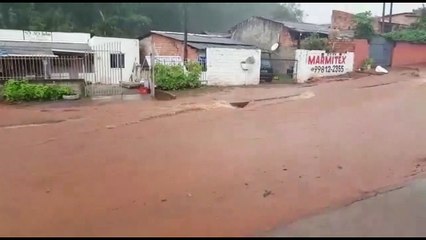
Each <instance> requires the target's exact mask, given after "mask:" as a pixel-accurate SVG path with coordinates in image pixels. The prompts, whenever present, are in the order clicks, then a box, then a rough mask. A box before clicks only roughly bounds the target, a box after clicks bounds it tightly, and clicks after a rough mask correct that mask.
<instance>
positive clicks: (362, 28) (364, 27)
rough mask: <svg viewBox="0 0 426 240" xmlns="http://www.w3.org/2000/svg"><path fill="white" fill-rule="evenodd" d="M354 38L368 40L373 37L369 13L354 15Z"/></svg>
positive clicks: (371, 18) (371, 19)
mask: <svg viewBox="0 0 426 240" xmlns="http://www.w3.org/2000/svg"><path fill="white" fill-rule="evenodd" d="M354 22H355V37H356V38H362V39H370V38H371V37H372V36H373V35H374V28H373V17H372V14H371V12H370V11H367V12H363V13H358V14H355V18H354Z"/></svg>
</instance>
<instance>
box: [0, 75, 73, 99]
mask: <svg viewBox="0 0 426 240" xmlns="http://www.w3.org/2000/svg"><path fill="white" fill-rule="evenodd" d="M70 94H73V90H72V89H71V88H70V87H66V86H59V85H46V84H34V83H29V82H28V81H27V80H9V81H7V82H6V84H5V85H4V89H3V95H4V97H5V99H6V100H7V101H10V102H22V101H49V100H50V101H52V100H58V99H62V96H63V95H70Z"/></svg>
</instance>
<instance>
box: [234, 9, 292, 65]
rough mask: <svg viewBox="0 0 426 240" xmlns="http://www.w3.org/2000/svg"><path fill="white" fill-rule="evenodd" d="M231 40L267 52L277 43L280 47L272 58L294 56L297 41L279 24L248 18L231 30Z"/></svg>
mask: <svg viewBox="0 0 426 240" xmlns="http://www.w3.org/2000/svg"><path fill="white" fill-rule="evenodd" d="M231 38H232V39H235V40H237V41H240V42H243V43H247V44H250V45H253V46H256V47H258V48H260V49H263V50H269V49H270V48H271V46H272V45H273V44H274V43H277V42H279V43H280V47H279V48H278V50H277V52H276V54H273V55H272V58H275V59H278V58H289V59H292V58H294V56H295V50H296V48H297V41H295V40H293V39H292V37H291V35H290V33H289V32H288V29H287V28H285V27H284V26H283V25H281V24H279V23H274V22H272V21H267V20H263V19H259V18H256V17H252V18H249V19H247V20H245V21H243V22H241V23H240V24H238V25H237V26H235V28H234V29H233V30H232V34H231Z"/></svg>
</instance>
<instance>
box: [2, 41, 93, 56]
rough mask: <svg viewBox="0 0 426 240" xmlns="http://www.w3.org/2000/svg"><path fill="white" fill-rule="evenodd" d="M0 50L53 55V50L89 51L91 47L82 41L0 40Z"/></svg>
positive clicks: (17, 53) (35, 54) (34, 54)
mask: <svg viewBox="0 0 426 240" xmlns="http://www.w3.org/2000/svg"><path fill="white" fill-rule="evenodd" d="M0 50H2V52H6V54H7V55H15V56H17V55H19V56H54V54H53V52H61V51H64V52H84V51H87V52H89V51H91V48H90V46H89V45H88V44H82V43H54V42H27V41H0ZM3 55H5V54H3Z"/></svg>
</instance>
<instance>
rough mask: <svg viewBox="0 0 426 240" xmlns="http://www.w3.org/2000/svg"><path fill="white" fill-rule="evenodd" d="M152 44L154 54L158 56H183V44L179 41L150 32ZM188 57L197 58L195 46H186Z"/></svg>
mask: <svg viewBox="0 0 426 240" xmlns="http://www.w3.org/2000/svg"><path fill="white" fill-rule="evenodd" d="M152 44H153V45H154V48H155V50H156V54H157V55H160V56H183V51H184V44H183V42H181V41H178V40H174V39H171V38H167V37H164V36H161V35H157V34H152ZM188 59H190V60H194V61H196V60H198V52H197V50H196V49H195V48H192V47H190V46H188Z"/></svg>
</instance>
